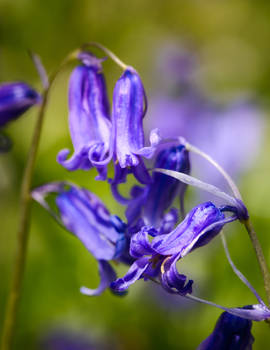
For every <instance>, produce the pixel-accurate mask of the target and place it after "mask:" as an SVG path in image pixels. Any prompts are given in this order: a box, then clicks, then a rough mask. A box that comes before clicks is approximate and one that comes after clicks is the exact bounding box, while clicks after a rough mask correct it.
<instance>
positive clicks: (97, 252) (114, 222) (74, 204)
mask: <svg viewBox="0 0 270 350" xmlns="http://www.w3.org/2000/svg"><path fill="white" fill-rule="evenodd" d="M52 194H54V195H55V196H56V197H55V204H56V207H57V209H58V212H55V211H53V209H52V208H51V207H50V206H49V204H48V202H47V201H46V197H47V196H49V195H52ZM32 197H33V198H34V199H35V200H36V201H37V202H39V203H40V204H41V205H42V206H43V207H44V208H45V209H47V210H48V211H49V212H50V213H51V214H52V215H53V217H54V218H55V219H56V220H57V221H58V223H60V224H61V225H62V226H64V228H66V229H67V230H68V231H69V232H70V233H72V234H74V235H75V236H76V237H77V238H78V239H79V240H80V241H81V242H82V243H83V245H84V246H85V248H86V249H87V250H88V251H89V252H90V253H91V254H92V255H93V256H94V257H95V258H96V260H97V261H98V264H99V273H100V276H101V282H100V286H99V288H97V289H96V290H90V289H87V288H85V287H83V288H82V292H83V293H84V294H88V295H98V294H100V293H101V292H102V291H103V290H104V289H105V288H107V287H108V286H109V285H110V283H111V282H112V281H113V280H114V279H115V278H116V275H115V272H114V270H113V268H112V267H111V265H110V264H109V262H108V261H110V260H121V258H122V253H123V254H124V251H125V236H124V235H125V228H126V226H125V224H124V223H123V222H122V221H121V220H120V219H119V218H118V217H115V216H112V215H111V214H110V213H109V211H108V210H107V208H106V207H105V205H104V204H103V203H102V201H101V200H100V199H99V198H98V197H96V196H95V195H94V194H93V193H91V192H89V191H88V190H86V189H83V188H79V187H77V186H75V185H71V184H67V183H65V182H53V183H49V184H46V185H44V186H41V187H39V188H36V189H35V190H34V191H33V192H32ZM123 259H124V258H123Z"/></svg>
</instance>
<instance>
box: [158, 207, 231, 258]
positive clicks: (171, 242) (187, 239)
mask: <svg viewBox="0 0 270 350" xmlns="http://www.w3.org/2000/svg"><path fill="white" fill-rule="evenodd" d="M223 220H224V215H223V213H222V212H221V211H220V210H219V209H218V208H217V207H216V206H215V205H214V204H213V203H211V202H206V203H203V204H199V205H198V206H197V207H195V208H193V209H192V210H191V211H190V212H189V213H188V214H187V216H186V218H185V219H184V221H182V222H181V223H180V224H179V225H178V226H177V227H176V228H175V229H174V230H173V231H172V232H171V233H168V234H164V235H159V236H157V237H155V238H154V239H153V241H152V248H153V249H154V250H155V251H156V252H157V253H159V254H162V255H174V254H178V253H181V255H182V256H184V255H186V254H187V253H188V252H189V251H190V250H191V249H192V248H193V246H194V245H195V243H196V242H198V241H199V239H201V240H200V241H199V242H198V246H201V245H204V244H206V243H207V242H208V241H209V240H210V239H212V238H213V237H214V236H215V235H216V234H218V233H219V232H220V230H221V228H222V226H223V225H224V223H223ZM212 224H215V226H214V227H213V228H212V227H211V225H212ZM201 234H203V235H204V236H203V237H202V238H201Z"/></svg>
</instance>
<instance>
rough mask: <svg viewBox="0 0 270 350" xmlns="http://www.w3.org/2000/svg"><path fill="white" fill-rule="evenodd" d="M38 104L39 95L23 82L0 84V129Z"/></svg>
mask: <svg viewBox="0 0 270 350" xmlns="http://www.w3.org/2000/svg"><path fill="white" fill-rule="evenodd" d="M40 102H41V97H40V95H39V94H38V93H37V92H36V91H35V90H34V89H33V88H32V87H31V86H30V85H28V84H26V83H24V82H11V83H3V84H0V128H2V127H4V126H5V125H6V124H7V123H9V122H10V121H12V120H15V119H17V118H18V117H20V116H21V115H22V114H23V113H24V112H26V111H27V110H28V109H29V108H30V107H32V106H33V105H35V104H38V103H40Z"/></svg>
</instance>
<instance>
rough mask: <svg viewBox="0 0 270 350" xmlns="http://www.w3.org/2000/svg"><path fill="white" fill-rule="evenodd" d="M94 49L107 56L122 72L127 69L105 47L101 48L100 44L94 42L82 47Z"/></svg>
mask: <svg viewBox="0 0 270 350" xmlns="http://www.w3.org/2000/svg"><path fill="white" fill-rule="evenodd" d="M89 46H92V47H96V48H98V49H99V50H101V51H103V52H104V53H105V54H106V55H108V56H109V57H110V58H111V59H112V60H113V61H114V62H115V63H116V64H117V65H118V66H119V67H121V68H122V69H123V70H126V69H127V67H128V66H127V65H126V64H125V63H124V62H123V61H121V60H120V58H119V57H117V56H116V55H115V54H114V53H113V52H112V51H111V50H109V49H108V48H107V47H105V46H103V45H102V44H99V43H96V42H89V43H86V44H84V45H83V47H89Z"/></svg>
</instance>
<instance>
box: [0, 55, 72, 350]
mask: <svg viewBox="0 0 270 350" xmlns="http://www.w3.org/2000/svg"><path fill="white" fill-rule="evenodd" d="M77 53H78V50H76V51H74V52H72V53H71V54H70V55H68V56H67V58H66V59H65V60H64V61H63V62H62V64H61V65H60V66H59V68H58V69H57V70H56V71H55V72H54V73H53V74H52V75H51V77H50V79H49V82H48V85H47V87H45V88H44V90H43V94H42V97H43V99H42V104H41V106H40V109H39V113H38V117H37V122H36V125H35V129H34V134H33V137H32V141H31V146H30V150H29V153H28V158H27V162H26V167H25V170H24V174H23V180H22V185H21V194H20V213H19V226H18V231H17V251H16V255H15V262H14V270H13V275H12V281H11V289H10V293H9V296H8V301H7V307H6V314H5V319H4V325H3V333H2V341H1V350H9V349H10V348H11V342H12V339H13V334H14V329H15V323H16V316H17V311H18V307H19V299H20V295H21V289H22V280H23V273H24V269H25V262H26V254H27V243H28V237H29V221H30V209H31V199H32V198H31V184H32V179H33V173H34V167H35V162H36V157H37V152H38V147H39V143H40V135H41V131H42V126H43V120H44V114H45V110H46V106H47V100H48V94H49V91H50V88H51V86H52V83H53V82H54V80H55V78H56V76H57V74H58V73H59V72H60V70H61V69H62V68H63V66H64V65H66V64H67V63H68V62H70V61H71V60H73V59H75V58H76V57H77Z"/></svg>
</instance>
